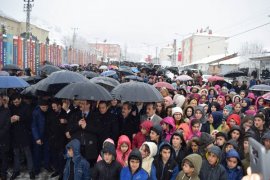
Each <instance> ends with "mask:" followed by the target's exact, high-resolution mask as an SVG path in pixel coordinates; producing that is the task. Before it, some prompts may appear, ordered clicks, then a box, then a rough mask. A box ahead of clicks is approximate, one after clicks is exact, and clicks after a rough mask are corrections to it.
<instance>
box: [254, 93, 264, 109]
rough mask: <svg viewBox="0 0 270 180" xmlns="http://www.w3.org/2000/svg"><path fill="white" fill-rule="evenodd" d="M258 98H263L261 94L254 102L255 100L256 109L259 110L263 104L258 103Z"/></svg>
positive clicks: (262, 107)
mask: <svg viewBox="0 0 270 180" xmlns="http://www.w3.org/2000/svg"><path fill="white" fill-rule="evenodd" d="M260 99H263V97H262V96H259V97H257V99H256V102H255V107H256V111H259V110H262V109H264V106H259V104H258V102H259V100H260Z"/></svg>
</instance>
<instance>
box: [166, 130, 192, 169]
mask: <svg viewBox="0 0 270 180" xmlns="http://www.w3.org/2000/svg"><path fill="white" fill-rule="evenodd" d="M174 136H179V137H180V138H181V140H182V143H181V148H180V149H179V150H178V153H176V152H175V151H174V153H173V159H174V160H175V161H176V162H177V164H178V169H179V170H182V160H183V159H184V158H185V157H186V156H187V154H188V151H187V144H186V141H185V139H184V137H183V134H182V133H179V132H178V131H176V132H174V133H173V135H172V137H171V140H170V144H171V145H172V139H173V137H174Z"/></svg>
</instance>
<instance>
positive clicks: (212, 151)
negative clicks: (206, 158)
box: [208, 145, 221, 158]
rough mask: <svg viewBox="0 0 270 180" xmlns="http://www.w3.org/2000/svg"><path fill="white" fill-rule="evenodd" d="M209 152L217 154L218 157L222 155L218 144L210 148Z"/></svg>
mask: <svg viewBox="0 0 270 180" xmlns="http://www.w3.org/2000/svg"><path fill="white" fill-rule="evenodd" d="M208 152H209V153H213V154H215V155H216V156H217V157H218V158H220V157H221V149H220V148H219V147H218V146H215V145H214V146H212V147H210V148H209V149H208Z"/></svg>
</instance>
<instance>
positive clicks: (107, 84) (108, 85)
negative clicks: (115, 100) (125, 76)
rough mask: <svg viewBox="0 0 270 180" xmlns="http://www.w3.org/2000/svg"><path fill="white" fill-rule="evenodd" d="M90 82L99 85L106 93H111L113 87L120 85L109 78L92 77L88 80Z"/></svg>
mask: <svg viewBox="0 0 270 180" xmlns="http://www.w3.org/2000/svg"><path fill="white" fill-rule="evenodd" d="M90 82H93V83H96V84H99V85H101V86H103V87H104V88H105V89H107V90H108V91H111V90H112V89H113V88H114V87H116V86H117V85H119V84H120V83H119V82H118V81H117V80H115V79H113V78H110V77H94V78H92V79H90Z"/></svg>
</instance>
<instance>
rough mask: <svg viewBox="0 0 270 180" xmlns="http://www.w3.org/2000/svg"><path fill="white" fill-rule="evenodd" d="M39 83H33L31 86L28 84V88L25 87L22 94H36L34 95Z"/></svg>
mask: <svg viewBox="0 0 270 180" xmlns="http://www.w3.org/2000/svg"><path fill="white" fill-rule="evenodd" d="M36 85H37V84H33V85H31V86H28V87H27V88H25V89H24V90H23V91H22V92H21V94H22V95H28V96H34V95H36V91H37V90H36V87H37V86H36Z"/></svg>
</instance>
